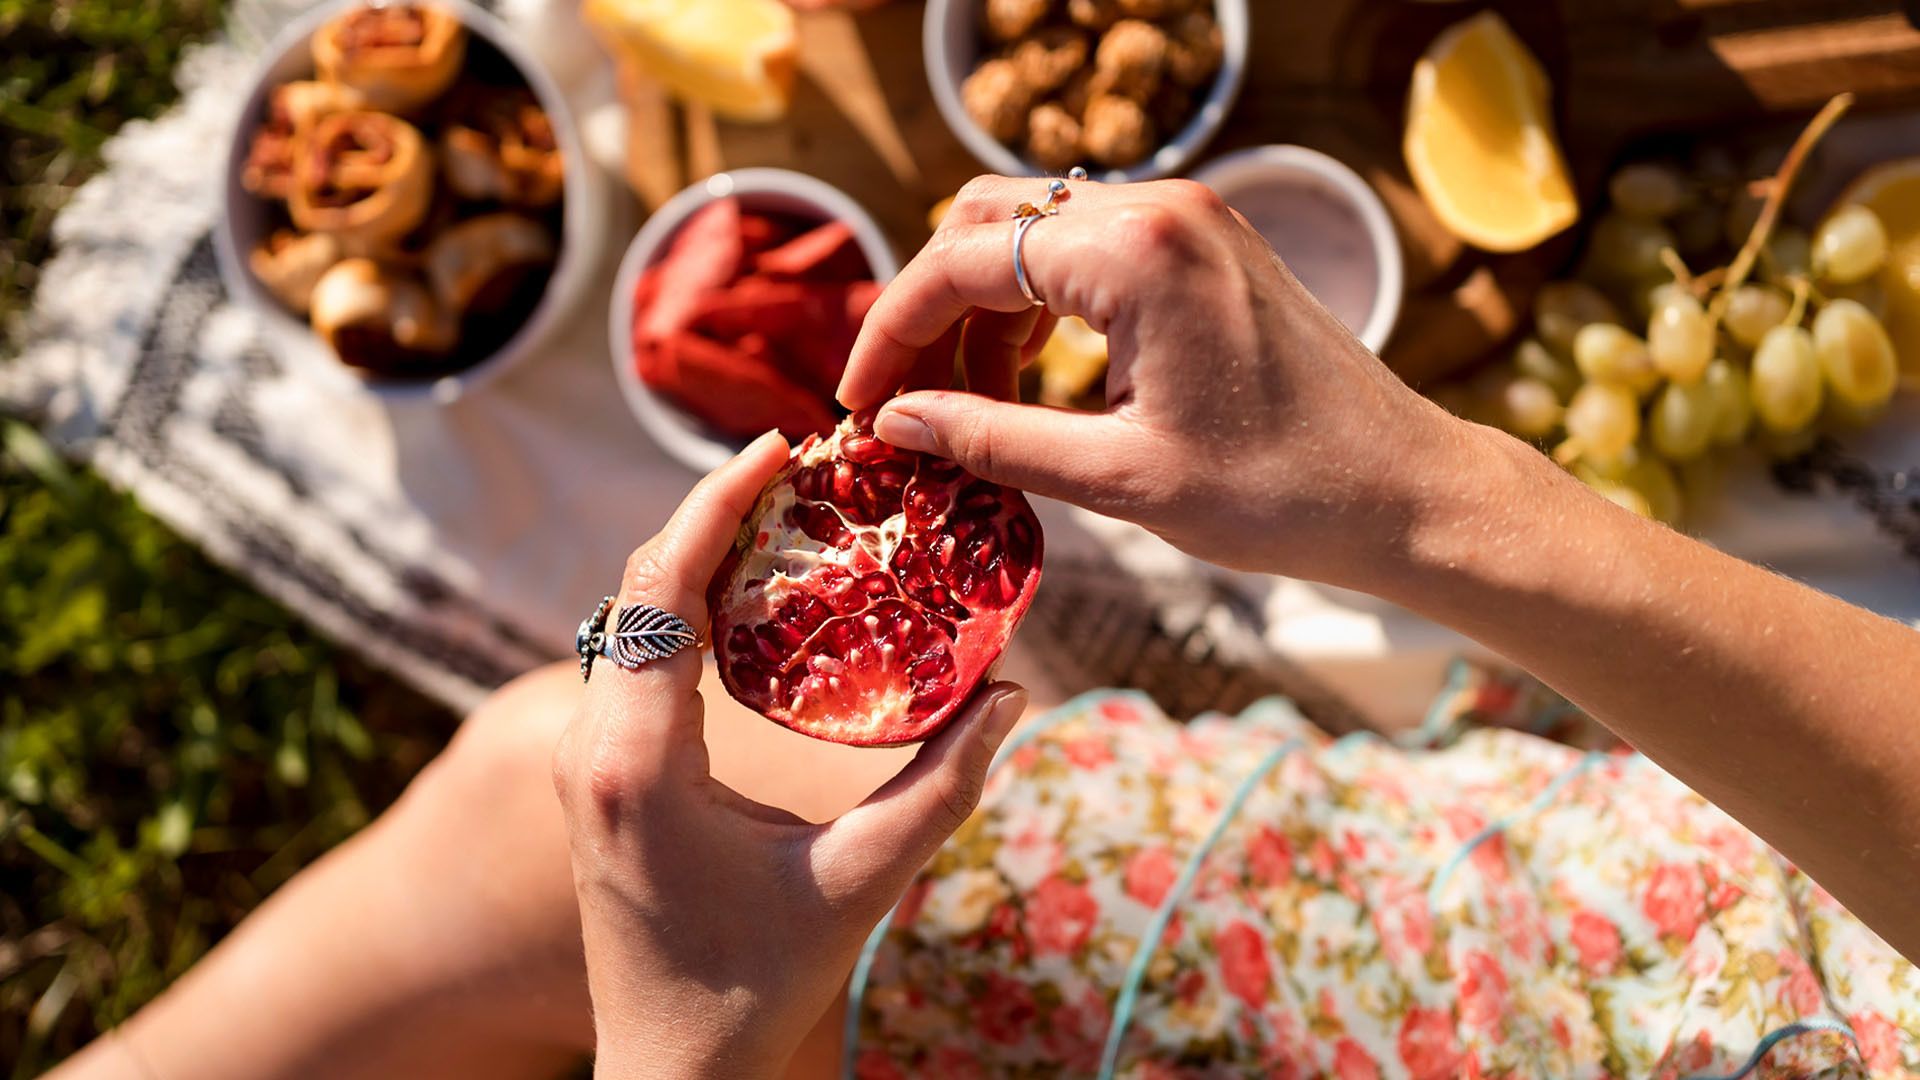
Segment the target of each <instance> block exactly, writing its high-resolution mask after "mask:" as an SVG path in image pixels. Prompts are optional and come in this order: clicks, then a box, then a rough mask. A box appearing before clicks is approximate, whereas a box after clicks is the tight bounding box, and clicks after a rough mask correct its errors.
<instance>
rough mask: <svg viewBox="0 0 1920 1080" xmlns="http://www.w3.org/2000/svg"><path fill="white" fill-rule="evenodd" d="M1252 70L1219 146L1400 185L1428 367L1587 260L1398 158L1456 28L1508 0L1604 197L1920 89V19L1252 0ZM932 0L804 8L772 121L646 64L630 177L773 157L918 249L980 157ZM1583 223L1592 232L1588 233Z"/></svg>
mask: <svg viewBox="0 0 1920 1080" xmlns="http://www.w3.org/2000/svg"><path fill="white" fill-rule="evenodd" d="M1915 6H1917V7H1920V4H1916V5H1915ZM1250 7H1251V8H1252V11H1251V15H1252V21H1251V30H1252V40H1251V42H1250V47H1249V57H1250V61H1251V62H1250V63H1249V64H1248V71H1247V80H1246V85H1245V88H1244V90H1243V91H1242V93H1241V97H1240V100H1239V102H1238V104H1237V105H1236V106H1235V108H1234V111H1233V113H1232V114H1231V116H1230V117H1229V119H1228V121H1227V124H1226V127H1225V128H1224V130H1223V131H1222V133H1221V134H1220V136H1219V137H1218V138H1217V139H1216V140H1215V141H1214V143H1213V144H1212V145H1211V146H1209V147H1208V149H1207V151H1206V154H1207V155H1209V156H1211V155H1215V154H1219V153H1222V152H1225V151H1228V150H1233V149H1238V148H1241V147H1245V146H1254V145H1259V144H1262V143H1273V142H1288V143H1299V144H1303V145H1306V146H1311V147H1314V148H1316V149H1319V150H1323V151H1325V152H1327V153H1330V154H1332V155H1334V156H1335V157H1338V158H1340V159H1342V160H1344V161H1346V162H1347V163H1348V164H1350V165H1352V166H1353V167H1354V168H1355V169H1356V170H1358V171H1359V172H1360V173H1361V175H1363V176H1364V177H1366V178H1367V180H1368V181H1369V182H1370V183H1372V184H1373V186H1374V188H1375V189H1376V190H1377V191H1379V192H1380V195H1381V197H1382V198H1383V199H1384V200H1385V202H1386V203H1387V206H1388V209H1389V210H1390V212H1391V213H1392V214H1393V216H1394V219H1395V222H1396V224H1397V225H1398V227H1399V229H1400V233H1401V240H1402V246H1403V248H1404V249H1405V252H1406V256H1407V297H1406V303H1405V307H1404V308H1403V314H1402V318H1401V322H1400V325H1399V327H1398V329H1397V330H1396V331H1395V334H1394V338H1393V341H1392V342H1391V343H1390V344H1389V345H1388V347H1387V349H1386V352H1385V358H1386V360H1387V362H1388V363H1389V364H1390V365H1392V366H1393V367H1394V369H1395V370H1396V371H1399V372H1400V373H1401V375H1402V376H1403V377H1405V378H1407V379H1408V380H1409V381H1412V382H1415V383H1420V382H1425V381H1429V380H1431V379H1434V378H1436V377H1439V376H1442V375H1445V374H1448V373H1450V372H1453V371H1457V370H1459V369H1460V368H1461V367H1463V366H1465V365H1468V364H1471V363H1473V362H1474V361H1475V360H1477V359H1479V358H1480V357H1483V356H1485V355H1487V354H1488V352H1489V351H1490V350H1492V349H1493V348H1494V347H1495V346H1496V345H1498V344H1500V343H1501V342H1503V341H1504V340H1506V339H1508V338H1509V337H1511V336H1512V335H1513V334H1514V333H1516V332H1517V331H1518V329H1519V328H1520V323H1521V320H1522V319H1523V318H1524V312H1525V311H1526V308H1527V305H1528V304H1529V303H1530V301H1531V296H1532V293H1533V291H1534V289H1535V288H1537V287H1538V285H1539V284H1540V283H1541V282H1543V281H1545V280H1547V279H1548V278H1549V277H1550V276H1551V275H1553V274H1554V273H1556V272H1557V271H1559V270H1560V269H1561V268H1562V267H1563V266H1564V265H1565V264H1566V263H1567V262H1568V261H1569V259H1570V258H1571V256H1572V255H1573V253H1574V247H1575V244H1576V242H1577V239H1576V237H1575V236H1574V235H1572V234H1569V235H1565V236H1562V237H1559V238H1556V239H1554V240H1552V241H1549V242H1548V243H1546V244H1544V245H1542V246H1541V247H1540V248H1537V249H1535V250H1534V251H1530V252H1525V253H1521V254H1518V255H1505V256H1490V255H1487V254H1484V253H1481V252H1477V251H1474V250H1472V249H1470V248H1466V247H1464V246H1463V245H1462V244H1460V242H1459V241H1457V240H1455V239H1454V238H1453V237H1452V236H1451V235H1449V234H1448V233H1447V232H1446V230H1445V229H1444V228H1442V227H1441V226H1440V224H1439V223H1438V222H1437V221H1435V220H1434V218H1433V216H1432V215H1431V213H1429V212H1428V210H1427V208H1426V206H1425V204H1424V203H1423V202H1422V201H1421V199H1420V197H1419V195H1418V193H1417V192H1416V191H1415V190H1414V189H1413V186H1412V183H1411V181H1410V180H1409V178H1408V176H1407V173H1406V168H1405V166H1404V164H1403V163H1402V160H1401V156H1400V150H1399V145H1400V128H1401V121H1402V118H1403V114H1404V108H1405V106H1404V102H1405V96H1406V92H1407V82H1408V78H1409V76H1410V73H1411V71H1412V68H1413V64H1414V62H1415V60H1417V59H1418V57H1419V56H1420V54H1421V52H1422V51H1423V50H1424V49H1425V48H1426V46H1427V45H1428V43H1429V42H1431V41H1432V40H1433V38H1434V37H1435V36H1436V35H1437V34H1439V33H1440V32H1441V31H1442V30H1444V29H1445V28H1446V27H1448V26H1450V25H1452V24H1454V23H1455V22H1457V21H1459V20H1461V19H1463V18H1466V17H1467V16H1468V15H1471V14H1473V13H1474V12H1476V11H1478V10H1481V9H1483V8H1486V7H1492V8H1495V9H1496V10H1498V11H1500V13H1501V14H1502V16H1503V17H1505V18H1506V20H1507V21H1508V22H1509V23H1510V24H1511V25H1512V26H1513V27H1514V30H1515V31H1516V32H1517V33H1518V34H1519V35H1520V36H1521V38H1522V39H1524V40H1525V41H1526V42H1527V44H1528V45H1529V47H1530V48H1532V49H1533V51H1534V52H1535V54H1536V55H1537V56H1538V57H1539V58H1540V60H1541V62H1542V63H1543V64H1544V65H1545V66H1546V68H1547V70H1548V72H1549V73H1550V75H1551V76H1552V78H1553V82H1554V86H1555V93H1556V109H1557V112H1558V119H1559V128H1560V135H1561V141H1562V143H1563V145H1564V146H1565V148H1566V151H1567V154H1568V158H1569V160H1570V162H1571V163H1572V166H1573V169H1574V172H1575V176H1576V180H1577V182H1578V183H1579V185H1580V188H1581V191H1582V193H1583V195H1584V196H1587V197H1588V200H1589V201H1590V199H1591V196H1592V194H1593V193H1594V192H1596V191H1597V190H1598V188H1599V186H1600V184H1601V182H1602V180H1603V178H1604V176H1605V173H1606V170H1607V169H1608V167H1609V166H1610V165H1611V163H1612V162H1613V161H1614V160H1615V159H1616V158H1617V157H1618V156H1619V154H1620V153H1621V151H1622V150H1623V149H1624V148H1625V147H1627V146H1628V145H1629V144H1631V143H1632V142H1633V141H1635V140H1636V139H1639V138H1642V137H1645V136H1648V135H1654V134H1662V133H1674V132H1699V133H1701V134H1702V135H1704V136H1709V137H1717V136H1723V135H1726V134H1727V133H1729V132H1730V131H1733V130H1737V129H1738V128H1739V127H1741V126H1742V125H1749V124H1754V123H1760V122H1764V121H1766V120H1767V119H1769V118H1774V119H1779V118H1784V117H1791V116H1796V115H1799V114H1803V113H1809V112H1811V111H1812V110H1813V109H1815V108H1818V107H1819V105H1821V104H1822V103H1823V102H1825V101H1826V99H1827V98H1828V97H1830V96H1832V95H1833V94H1835V93H1838V92H1840V91H1842V90H1851V91H1853V92H1855V93H1856V94H1857V95H1858V96H1859V99H1860V101H1859V105H1858V106H1857V109H1858V110H1876V109H1877V110H1886V109H1892V108H1898V107H1905V106H1912V105H1916V104H1920V30H1916V29H1915V27H1914V23H1913V21H1912V20H1911V19H1910V18H1909V16H1908V15H1907V14H1905V12H1904V11H1903V9H1902V5H1901V3H1900V2H1899V0H1552V2H1547V3H1541V2H1534V0H1500V2H1495V3H1490V4H1489V3H1473V2H1462V3H1435V2H1426V3H1420V2H1410V0H1313V2H1293V0H1250ZM921 17H922V5H920V4H918V3H913V2H910V0H894V2H893V3H890V4H887V5H885V6H883V7H881V8H879V9H878V10H874V11H869V12H864V13H861V14H858V15H853V14H849V13H846V12H821V13H812V14H807V15H803V16H802V17H801V20H800V27H801V69H802V70H801V77H800V80H799V83H798V86H797V88H796V92H795V97H794V102H793V107H792V109H791V111H790V113H789V115H788V116H787V118H786V119H785V120H784V121H782V122H779V123H776V124H765V125H738V124H726V123H717V122H715V121H714V119H713V118H712V117H711V116H710V115H708V114H706V113H705V111H704V110H701V109H699V108H697V107H683V106H680V105H677V104H675V103H673V102H671V101H669V100H668V99H667V98H666V97H665V96H664V95H663V94H661V93H660V92H659V91H658V90H657V89H655V88H653V87H650V86H648V85H647V84H645V82H644V80H643V79H641V78H632V77H630V78H628V79H627V88H628V95H627V96H628V98H629V101H630V103H631V104H632V106H633V108H632V114H633V115H632V138H631V139H630V151H629V173H630V180H631V181H632V183H633V186H634V188H635V190H636V192H638V193H639V196H640V198H641V200H642V201H643V202H644V203H646V204H648V205H650V206H657V205H658V204H659V203H660V202H661V201H663V200H664V199H666V198H667V197H669V196H670V195H672V194H673V192H675V191H677V190H678V189H679V188H680V187H682V186H684V185H685V184H686V183H687V182H689V180H691V179H695V178H698V177H701V176H705V175H707V174H709V173H712V172H716V171H719V170H722V169H727V168H739V167H744V166H752V165H773V166H780V167H784V168H790V169H797V170H799V171H802V172H807V173H811V174H813V175H815V176H818V177H820V178H822V179H824V180H826V181H828V182H829V183H832V184H834V185H835V186H837V187H840V188H841V189H843V190H845V191H846V192H848V193H849V194H850V195H852V196H853V197H854V198H855V199H857V200H859V201H860V202H861V203H862V204H863V205H865V206H866V207H867V209H868V210H869V211H870V212H871V213H872V214H873V215H874V217H875V218H876V219H877V220H878V221H879V222H880V224H881V226H882V227H883V228H884V229H886V230H887V232H888V233H889V235H890V236H891V237H892V239H893V241H894V243H895V245H896V246H897V247H898V248H899V250H900V252H901V253H902V254H903V255H906V254H911V253H912V252H913V251H915V250H917V249H918V248H919V247H920V245H921V244H922V243H923V242H925V240H926V238H927V236H928V235H929V227H928V225H927V212H928V210H929V209H930V208H931V207H932V206H933V204H934V203H936V202H938V201H939V200H940V199H943V198H945V197H946V196H948V195H951V194H952V193H953V192H954V191H955V190H956V189H958V188H959V186H960V185H961V184H962V183H964V182H965V181H966V180H967V179H968V178H969V177H971V176H973V175H974V174H976V173H978V172H980V171H981V170H982V166H981V165H980V164H979V163H978V162H976V161H975V160H974V159H973V158H972V156H971V155H970V154H968V152H967V151H966V149H965V148H964V147H963V146H962V145H961V144H960V142H959V141H958V140H957V139H955V138H954V137H953V135H952V133H951V132H950V131H949V130H948V129H947V126H946V123H945V121H944V120H943V119H942V118H941V116H940V114H939V112H938V111H937V110H936V109H935V107H934V104H933V98H932V95H931V93H930V92H929V90H928V88H927V77H926V71H925V68H924V66H923V64H922V62H921V45H920V35H921ZM1577 231H1578V230H1577V229H1576V230H1574V232H1575V233H1577Z"/></svg>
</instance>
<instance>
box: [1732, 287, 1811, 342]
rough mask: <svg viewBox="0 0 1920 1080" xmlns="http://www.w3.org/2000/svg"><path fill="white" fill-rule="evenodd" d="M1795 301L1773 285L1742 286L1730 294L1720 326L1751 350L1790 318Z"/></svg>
mask: <svg viewBox="0 0 1920 1080" xmlns="http://www.w3.org/2000/svg"><path fill="white" fill-rule="evenodd" d="M1792 309H1793V301H1792V300H1791V299H1789V298H1788V296H1787V294H1786V293H1785V292H1782V291H1781V290H1780V289H1777V288H1775V287H1774V286H1772V285H1751V284H1749V285H1742V286H1740V287H1739V288H1737V289H1735V290H1733V292H1732V293H1731V294H1730V295H1729V296H1728V297H1727V310H1726V312H1725V313H1724V314H1722V315H1721V317H1720V325H1722V326H1724V327H1726V328H1727V336H1728V337H1731V338H1732V339H1733V340H1735V341H1737V342H1739V343H1740V344H1742V345H1745V346H1746V347H1747V348H1749V349H1751V348H1754V347H1755V346H1757V345H1759V344H1760V339H1761V338H1763V337H1765V336H1766V333H1767V331H1769V330H1771V329H1773V328H1774V327H1776V326H1779V325H1780V324H1781V323H1783V322H1785V321H1787V313H1788V312H1789V311H1791V310H1792Z"/></svg>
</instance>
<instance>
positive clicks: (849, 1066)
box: [840, 690, 1159, 1080]
mask: <svg viewBox="0 0 1920 1080" xmlns="http://www.w3.org/2000/svg"><path fill="white" fill-rule="evenodd" d="M1117 697H1120V698H1132V699H1134V700H1135V701H1137V702H1138V703H1141V704H1144V705H1145V706H1146V707H1147V708H1150V709H1158V708H1159V706H1157V705H1155V704H1154V703H1153V699H1152V698H1150V697H1148V696H1147V695H1145V694H1143V693H1141V692H1140V691H1138V690H1117V691H1116V690H1089V691H1087V692H1086V693H1084V694H1080V695H1079V696H1077V697H1075V698H1073V699H1072V700H1070V701H1068V702H1067V703H1066V704H1064V705H1061V706H1060V707H1059V708H1057V709H1055V710H1053V711H1052V712H1050V713H1048V714H1047V715H1045V716H1043V717H1041V718H1040V719H1038V720H1035V721H1034V722H1033V723H1031V724H1028V725H1027V726H1026V727H1025V728H1024V729H1022V730H1021V731H1019V732H1016V733H1015V734H1014V736H1013V738H1011V739H1008V740H1007V741H1006V742H1004V743H1002V744H1001V746H1000V749H999V751H998V752H997V753H995V754H994V755H993V763H992V764H990V765H988V766H987V775H988V776H992V775H993V774H994V772H995V771H996V770H998V769H999V768H1000V766H1001V765H1002V764H1004V763H1005V762H1006V760H1007V759H1008V758H1010V757H1012V756H1013V755H1014V753H1015V752H1016V751H1018V750H1019V749H1020V748H1021V747H1023V746H1026V745H1027V744H1028V743H1030V742H1032V741H1033V740H1034V739H1036V738H1038V737H1040V736H1041V735H1042V734H1044V733H1046V732H1047V731H1049V730H1051V729H1053V728H1055V727H1058V726H1059V725H1060V724H1062V723H1065V722H1066V721H1068V720H1072V719H1074V718H1075V717H1078V716H1081V715H1084V714H1085V713H1086V711H1087V710H1088V709H1089V708H1091V707H1092V706H1093V705H1094V704H1096V703H1098V702H1100V701H1104V700H1108V699H1111V698H1117ZM898 910H900V905H899V904H897V903H896V904H895V905H894V906H893V907H891V908H888V909H887V913H886V914H885V915H884V916H882V917H881V919H880V922H879V923H878V924H877V925H875V926H874V928H873V933H871V934H868V935H867V940H866V943H865V944H863V945H861V946H860V958H859V959H858V960H856V961H854V964H853V974H851V975H849V976H848V977H847V1019H846V1022H845V1024H844V1026H843V1027H842V1028H841V1032H840V1074H841V1075H842V1076H844V1077H846V1080H854V1071H853V1067H854V1063H855V1062H856V1061H857V1060H858V1058H859V1051H860V1008H861V1006H862V1005H863V1004H864V1003H865V1001H866V997H867V978H868V976H870V975H871V974H872V973H873V958H874V956H875V955H877V954H878V953H879V952H880V943H881V942H883V941H885V940H886V938H887V931H888V930H889V929H891V928H892V927H893V915H894V912H896V911H898Z"/></svg>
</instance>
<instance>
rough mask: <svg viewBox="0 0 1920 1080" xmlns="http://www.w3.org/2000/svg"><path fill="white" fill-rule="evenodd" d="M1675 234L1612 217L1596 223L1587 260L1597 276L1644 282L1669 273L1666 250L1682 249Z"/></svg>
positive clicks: (1654, 224)
mask: <svg viewBox="0 0 1920 1080" xmlns="http://www.w3.org/2000/svg"><path fill="white" fill-rule="evenodd" d="M1678 247H1679V244H1678V242H1677V241H1676V240H1675V239H1674V237H1673V233H1672V231H1670V230H1669V229H1668V228H1667V227H1666V226H1665V225H1662V224H1660V223H1659V222H1655V221H1643V220H1641V219H1639V218H1632V217H1627V216H1626V215H1624V214H1608V215H1606V216H1604V217H1602V218H1601V219H1600V220H1599V221H1596V222H1594V225H1593V233H1592V235H1591V236H1590V237H1589V238H1588V240H1587V259H1588V261H1589V263H1590V264H1591V265H1592V267H1593V270H1594V273H1596V274H1597V275H1599V276H1600V277H1602V278H1604V279H1606V280H1610V281H1641V280H1644V279H1646V278H1649V277H1652V276H1654V275H1656V274H1659V273H1661V272H1662V271H1664V270H1665V269H1666V266H1665V264H1664V263H1662V262H1661V261H1660V252H1661V250H1662V249H1663V248H1675V249H1676V250H1677V249H1678Z"/></svg>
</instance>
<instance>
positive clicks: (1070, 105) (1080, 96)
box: [1058, 68, 1099, 120]
mask: <svg viewBox="0 0 1920 1080" xmlns="http://www.w3.org/2000/svg"><path fill="white" fill-rule="evenodd" d="M1095 82H1096V79H1095V78H1094V74H1093V69H1092V68H1081V69H1080V70H1079V71H1076V72H1074V73H1073V75H1072V77H1070V78H1069V79H1067V84H1066V85H1065V86H1062V87H1061V88H1060V96H1059V99H1058V100H1059V103H1060V107H1061V108H1063V109H1065V110H1067V115H1069V116H1071V117H1073V118H1074V119H1076V120H1078V119H1079V118H1081V117H1082V116H1085V115H1086V114H1087V102H1089V101H1091V100H1093V99H1094V98H1095V97H1098V96H1099V95H1098V94H1096V93H1095Z"/></svg>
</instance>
